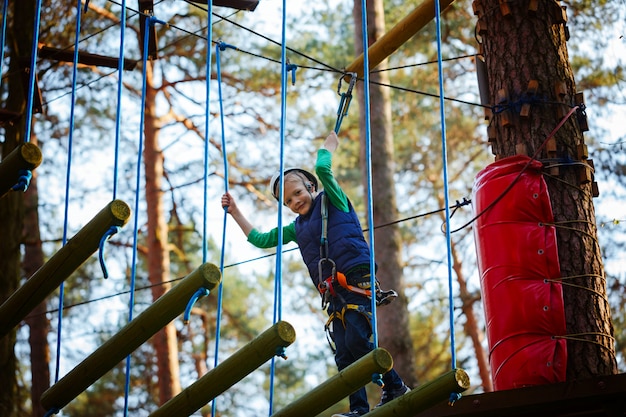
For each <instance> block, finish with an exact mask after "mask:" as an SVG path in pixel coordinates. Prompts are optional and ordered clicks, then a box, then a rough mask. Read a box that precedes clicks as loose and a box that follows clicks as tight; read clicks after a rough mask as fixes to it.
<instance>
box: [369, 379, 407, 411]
mask: <svg viewBox="0 0 626 417" xmlns="http://www.w3.org/2000/svg"><path fill="white" fill-rule="evenodd" d="M409 391H411V388H409V387H407V386H406V385H405V384H402V386H401V387H400V388H396V389H389V390H386V389H384V388H383V395H382V396H381V397H380V402H379V403H378V404H377V405H376V407H380V406H382V405H385V404H387V403H388V402H389V401H391V400H395V399H396V398H398V397H401V396H403V395H404V394H406V393H407V392H409Z"/></svg>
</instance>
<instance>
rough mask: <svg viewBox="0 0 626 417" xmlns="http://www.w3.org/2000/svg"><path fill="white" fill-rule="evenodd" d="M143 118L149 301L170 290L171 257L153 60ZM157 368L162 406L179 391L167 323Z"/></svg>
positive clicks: (158, 343)
mask: <svg viewBox="0 0 626 417" xmlns="http://www.w3.org/2000/svg"><path fill="white" fill-rule="evenodd" d="M147 65H148V68H147V71H146V73H147V80H146V85H147V89H146V100H145V117H144V135H145V142H144V143H145V145H144V168H145V172H146V203H147V211H148V233H147V242H146V245H147V248H148V251H147V258H148V262H147V263H148V275H149V277H150V283H151V284H152V298H153V300H157V299H158V298H159V297H161V296H162V295H163V294H164V293H166V292H167V291H168V290H169V289H170V288H171V284H169V283H168V281H169V271H170V257H169V246H168V241H167V238H168V233H167V232H168V230H167V221H166V219H165V214H164V212H163V191H162V188H161V186H162V183H163V153H162V151H161V149H160V147H159V141H158V129H159V128H158V120H157V117H156V93H157V90H156V89H155V88H154V86H153V65H152V61H148V63H147ZM153 344H154V349H155V350H156V360H157V366H158V379H159V382H158V386H159V403H160V404H164V403H165V402H166V401H168V400H169V399H171V398H172V397H174V396H175V395H176V394H178V393H179V392H180V391H181V387H180V379H179V366H178V343H177V341H176V328H175V327H174V323H170V324H168V325H167V326H165V327H164V328H163V329H162V330H160V331H159V332H158V333H157V334H155V335H154V338H153Z"/></svg>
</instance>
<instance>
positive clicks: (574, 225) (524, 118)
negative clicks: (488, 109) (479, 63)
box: [475, 0, 617, 380]
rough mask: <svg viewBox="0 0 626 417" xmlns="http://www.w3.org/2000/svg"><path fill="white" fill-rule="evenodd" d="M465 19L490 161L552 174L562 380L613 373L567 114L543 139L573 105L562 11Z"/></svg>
mask: <svg viewBox="0 0 626 417" xmlns="http://www.w3.org/2000/svg"><path fill="white" fill-rule="evenodd" d="M475 9H476V14H477V17H478V27H477V34H478V37H479V39H480V40H481V42H482V45H481V49H482V53H483V55H484V58H485V63H486V68H487V77H488V80H489V82H488V84H489V98H490V100H491V103H493V105H495V106H498V107H495V110H496V111H495V112H494V114H492V115H491V117H490V129H489V132H490V134H489V136H490V141H491V143H492V146H493V153H494V154H495V155H496V158H502V157H507V156H512V155H515V154H520V153H523V154H527V155H528V156H534V155H535V153H536V152H537V156H536V157H537V159H539V160H541V161H544V162H545V163H544V165H545V164H549V163H558V164H559V165H560V166H559V167H553V168H548V169H547V170H546V174H545V175H544V176H545V178H546V181H547V184H548V192H549V194H550V200H551V203H552V210H553V213H554V221H555V223H556V228H557V244H558V254H559V263H560V268H561V280H562V283H563V297H564V303H565V318H566V326H567V333H568V336H566V338H567V351H568V362H567V379H568V380H571V379H583V378H588V377H591V376H594V375H607V374H613V373H616V372H617V365H616V361H615V350H614V345H613V326H612V323H611V315H610V311H609V304H608V301H607V295H606V282H605V276H604V269H603V265H602V259H601V254H600V247H599V245H598V242H597V234H596V221H595V213H594V207H593V202H592V196H593V186H594V184H593V183H592V181H593V178H592V174H591V172H592V170H591V169H588V168H589V164H590V161H588V160H587V156H586V151H585V149H584V139H583V135H582V130H581V126H582V124H581V123H580V122H579V120H578V119H577V114H576V113H574V114H573V115H572V116H571V117H569V118H567V120H566V121H565V122H564V124H563V126H562V127H561V128H560V129H558V130H557V131H556V133H555V134H554V136H553V139H554V140H551V139H550V133H551V132H552V131H553V130H554V129H556V127H557V125H558V124H559V122H560V121H562V120H563V119H564V118H565V116H567V114H568V112H569V111H570V109H571V108H573V106H575V104H576V98H575V94H576V88H575V83H574V77H573V73H572V70H571V67H570V65H569V62H568V53H567V46H566V26H565V25H566V22H565V20H566V19H564V17H565V11H564V9H563V8H561V6H560V4H559V2H558V1H554V0H549V1H547V0H546V1H538V2H501V1H498V0H481V1H479V2H477V7H475ZM532 80H536V82H537V88H536V91H532V90H533V89H532V88H530V89H529V87H531V86H532V83H531V81H532ZM546 139H548V140H547V141H546ZM544 142H545V144H544ZM553 278H558V277H553Z"/></svg>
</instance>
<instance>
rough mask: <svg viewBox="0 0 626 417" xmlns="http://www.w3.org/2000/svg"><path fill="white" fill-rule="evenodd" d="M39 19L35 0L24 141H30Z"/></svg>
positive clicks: (38, 9) (39, 4)
mask: <svg viewBox="0 0 626 417" xmlns="http://www.w3.org/2000/svg"><path fill="white" fill-rule="evenodd" d="M40 21H41V0H37V3H36V8H35V24H34V28H35V33H34V38H33V46H32V50H31V54H30V74H29V76H30V78H29V80H28V94H27V96H28V97H27V101H26V131H25V132H24V142H30V135H31V130H32V126H31V125H32V119H33V98H34V96H35V94H34V91H35V75H36V73H35V71H36V67H37V52H38V46H39V23H40Z"/></svg>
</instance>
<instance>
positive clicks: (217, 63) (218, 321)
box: [207, 44, 228, 416]
mask: <svg viewBox="0 0 626 417" xmlns="http://www.w3.org/2000/svg"><path fill="white" fill-rule="evenodd" d="M220 50H222V49H221V44H218V45H215V69H216V73H217V92H218V102H219V108H220V123H221V128H222V158H223V162H224V192H225V193H227V192H228V155H227V153H226V135H225V134H224V105H223V97H222V66H221V60H222V57H221V54H220ZM207 142H208V140H207ZM227 218H228V207H224V220H223V222H222V226H223V227H222V251H221V254H220V271H221V272H222V276H224V254H225V245H226V219H227ZM222 284H223V280H222V281H220V284H219V287H218V292H217V312H216V316H217V318H216V324H215V355H214V359H213V366H214V367H216V366H217V364H218V363H219V352H220V336H221V328H222V327H221V326H222V303H223V285H222ZM216 401H217V399H214V400H213V403H212V404H211V415H212V416H215V409H216Z"/></svg>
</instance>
